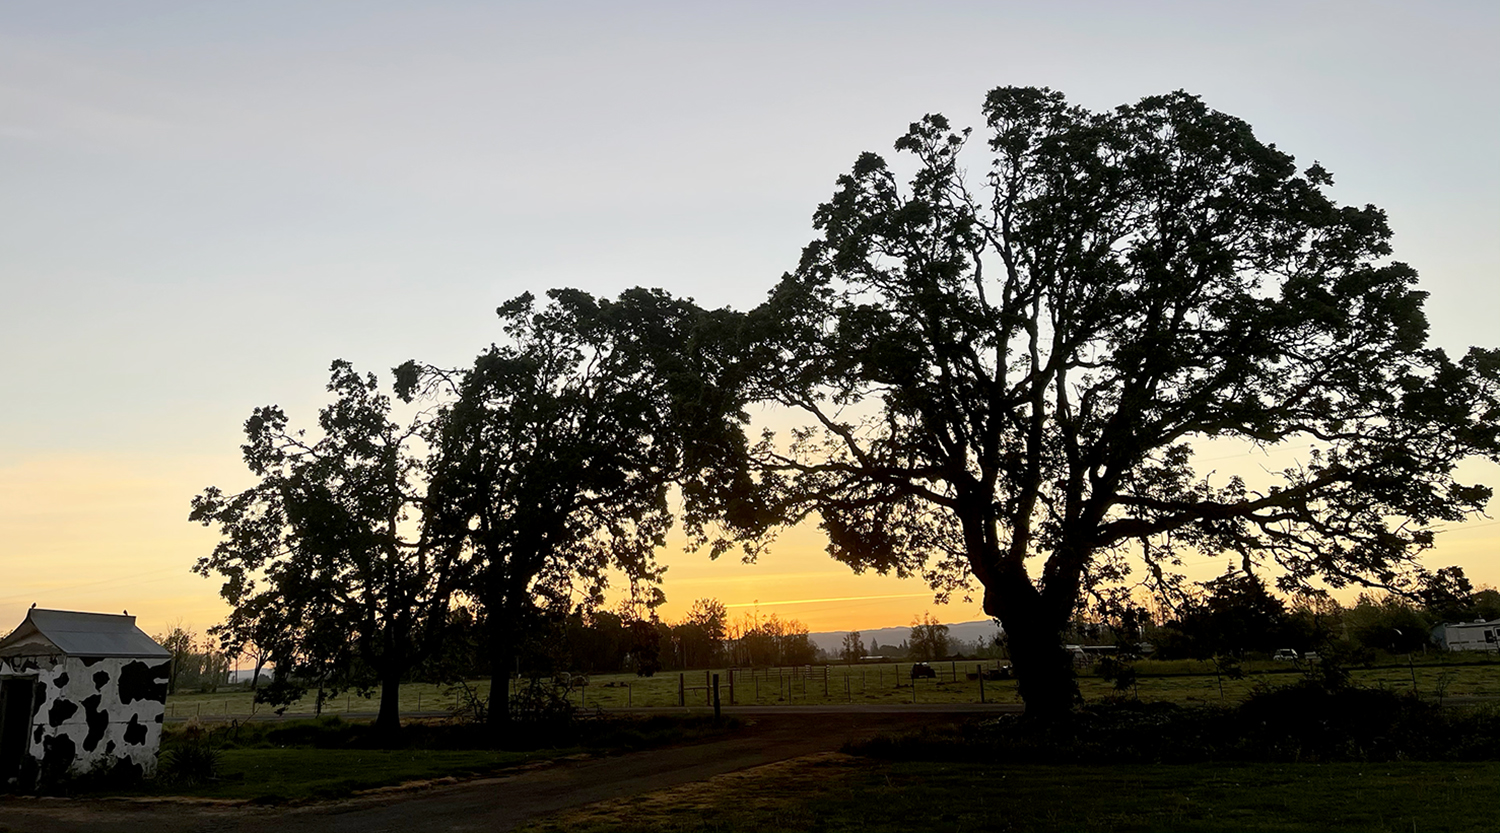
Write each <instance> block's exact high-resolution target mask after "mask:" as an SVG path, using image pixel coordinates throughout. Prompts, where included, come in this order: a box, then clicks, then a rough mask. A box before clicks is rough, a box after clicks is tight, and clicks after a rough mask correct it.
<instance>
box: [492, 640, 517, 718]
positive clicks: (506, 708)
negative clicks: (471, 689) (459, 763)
mask: <svg viewBox="0 0 1500 833" xmlns="http://www.w3.org/2000/svg"><path fill="white" fill-rule="evenodd" d="M515 662H516V652H515V649H514V648H513V647H512V643H511V633H510V629H509V628H506V627H504V626H501V625H498V623H497V624H496V625H493V626H491V629H490V696H489V704H488V705H487V706H486V714H485V721H486V723H488V724H489V728H490V732H491V734H492V735H493V736H494V739H495V740H496V741H499V740H500V739H501V737H502V735H503V734H504V733H505V732H506V730H507V729H509V728H510V674H511V671H512V670H513V666H514V665H515Z"/></svg>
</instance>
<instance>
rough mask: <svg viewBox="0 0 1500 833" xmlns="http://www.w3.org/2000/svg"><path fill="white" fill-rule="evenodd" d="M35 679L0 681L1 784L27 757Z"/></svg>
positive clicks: (35, 701)
mask: <svg viewBox="0 0 1500 833" xmlns="http://www.w3.org/2000/svg"><path fill="white" fill-rule="evenodd" d="M36 694H37V682H36V680H35V679H32V678H29V677H9V678H6V679H3V680H0V787H3V786H4V784H5V782H6V781H9V780H10V779H11V778H13V777H15V776H16V774H17V773H18V772H19V770H20V767H21V762H22V761H24V760H26V757H27V755H26V747H27V745H28V741H29V740H30V738H29V737H28V736H29V735H30V734H31V718H32V716H33V715H34V714H36V707H37V697H36Z"/></svg>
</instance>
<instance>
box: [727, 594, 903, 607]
mask: <svg viewBox="0 0 1500 833" xmlns="http://www.w3.org/2000/svg"><path fill="white" fill-rule="evenodd" d="M930 595H932V594H931V593H893V594H890V595H886V596H836V597H833V598H828V599H788V600H786V601H781V602H762V601H758V600H757V601H753V602H736V603H735V604H732V605H724V606H725V607H758V606H760V605H766V606H770V605H806V604H815V603H817V602H864V601H869V600H870V599H915V598H917V597H918V596H930Z"/></svg>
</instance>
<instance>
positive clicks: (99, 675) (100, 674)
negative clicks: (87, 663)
mask: <svg viewBox="0 0 1500 833" xmlns="http://www.w3.org/2000/svg"><path fill="white" fill-rule="evenodd" d="M107 682H109V672H108V671H95V672H94V690H95V691H103V690H104V684H105V683H107Z"/></svg>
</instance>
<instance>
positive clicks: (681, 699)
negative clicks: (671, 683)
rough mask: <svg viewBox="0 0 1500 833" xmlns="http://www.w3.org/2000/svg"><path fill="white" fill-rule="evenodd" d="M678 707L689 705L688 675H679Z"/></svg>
mask: <svg viewBox="0 0 1500 833" xmlns="http://www.w3.org/2000/svg"><path fill="white" fill-rule="evenodd" d="M677 705H679V706H686V705H687V675H686V674H678V675H677Z"/></svg>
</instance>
